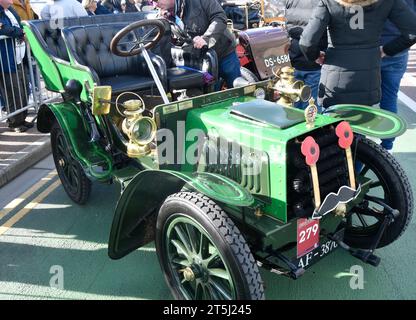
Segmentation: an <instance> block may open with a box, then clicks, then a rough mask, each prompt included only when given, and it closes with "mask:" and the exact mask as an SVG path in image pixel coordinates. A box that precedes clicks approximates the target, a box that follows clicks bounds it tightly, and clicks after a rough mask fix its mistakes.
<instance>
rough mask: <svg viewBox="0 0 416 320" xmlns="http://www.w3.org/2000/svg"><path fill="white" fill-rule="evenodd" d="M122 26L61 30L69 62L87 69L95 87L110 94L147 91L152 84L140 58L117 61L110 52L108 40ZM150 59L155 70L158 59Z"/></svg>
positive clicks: (157, 66)
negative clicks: (105, 88)
mask: <svg viewBox="0 0 416 320" xmlns="http://www.w3.org/2000/svg"><path fill="white" fill-rule="evenodd" d="M124 26H125V24H117V23H111V24H100V25H87V26H78V27H71V28H64V29H63V30H62V32H63V37H64V40H65V43H66V46H67V48H68V52H69V54H70V58H71V60H72V62H73V63H76V64H79V65H82V66H85V67H88V68H89V69H90V70H91V73H92V74H93V77H94V80H95V81H96V82H97V84H99V85H111V86H112V87H113V92H114V93H121V92H124V91H139V90H146V89H150V88H152V87H153V86H154V85H155V83H154V81H153V78H152V77H151V74H150V72H149V69H148V67H147V65H146V62H145V60H144V58H143V57H142V56H141V55H136V56H133V57H119V56H116V55H114V54H113V53H112V52H111V50H110V43H111V40H112V39H113V37H114V36H115V35H116V33H117V32H118V31H120V30H121V29H122V28H123V27H124ZM152 56H153V59H154V60H155V67H156V69H159V64H158V57H156V56H154V55H152ZM157 71H158V73H159V74H161V71H160V70H157Z"/></svg>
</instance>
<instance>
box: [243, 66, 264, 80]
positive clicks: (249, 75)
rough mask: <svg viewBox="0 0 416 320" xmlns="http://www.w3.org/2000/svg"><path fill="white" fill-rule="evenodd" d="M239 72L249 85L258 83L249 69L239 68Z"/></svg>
mask: <svg viewBox="0 0 416 320" xmlns="http://www.w3.org/2000/svg"><path fill="white" fill-rule="evenodd" d="M240 71H241V76H242V77H243V78H244V79H246V80H247V81H249V82H250V83H256V82H259V81H260V80H259V78H258V77H257V76H256V75H255V74H254V73H253V72H251V71H250V70H249V69H247V68H245V67H241V68H240Z"/></svg>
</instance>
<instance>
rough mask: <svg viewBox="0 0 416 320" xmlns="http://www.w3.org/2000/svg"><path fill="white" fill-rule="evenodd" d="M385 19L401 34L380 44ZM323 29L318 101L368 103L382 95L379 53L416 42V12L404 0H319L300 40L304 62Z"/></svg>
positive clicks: (315, 54) (316, 53) (313, 54)
mask: <svg viewBox="0 0 416 320" xmlns="http://www.w3.org/2000/svg"><path fill="white" fill-rule="evenodd" d="M387 19H389V20H390V21H391V22H392V23H393V24H394V25H395V26H396V27H397V28H398V30H400V35H399V36H397V37H395V38H394V39H392V40H390V41H388V42H387V43H386V44H384V45H383V46H382V47H380V38H381V34H382V31H383V27H384V24H385V23H386V21H387ZM327 31H328V49H327V51H326V55H325V62H324V64H323V66H322V73H321V81H320V84H319V91H318V102H319V104H320V105H321V106H322V107H324V108H328V107H330V106H332V105H335V104H363V105H370V106H371V105H374V104H377V103H379V102H380V99H381V74H380V65H381V58H382V57H383V56H384V55H387V56H394V55H396V54H397V53H399V52H401V51H403V50H405V49H407V48H409V47H410V46H412V45H413V44H414V43H415V42H416V14H415V13H414V12H413V11H411V10H409V8H408V5H407V3H405V2H404V0H320V1H319V3H318V5H317V7H316V9H315V10H314V12H313V14H312V17H311V20H310V21H309V23H308V25H307V26H306V28H305V29H304V31H303V33H302V36H301V39H300V41H299V46H300V49H301V50H302V52H303V53H304V55H305V56H306V57H307V58H308V59H309V61H315V60H316V59H317V58H319V57H320V54H321V53H320V51H321V50H320V41H321V38H322V35H323V34H324V33H326V32H327Z"/></svg>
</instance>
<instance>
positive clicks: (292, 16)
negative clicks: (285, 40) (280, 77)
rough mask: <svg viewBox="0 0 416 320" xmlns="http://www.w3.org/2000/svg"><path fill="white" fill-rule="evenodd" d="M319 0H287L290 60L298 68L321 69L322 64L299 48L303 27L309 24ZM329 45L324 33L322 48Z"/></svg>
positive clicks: (323, 49) (324, 48) (304, 69)
mask: <svg viewBox="0 0 416 320" xmlns="http://www.w3.org/2000/svg"><path fill="white" fill-rule="evenodd" d="M318 2H319V0H286V14H285V16H286V25H287V30H288V32H289V36H290V38H291V44H290V48H289V55H290V61H291V62H292V65H293V67H294V68H295V69H296V70H302V71H312V70H319V69H321V66H320V65H319V64H317V63H315V62H314V61H309V60H308V59H306V58H305V56H304V55H303V53H302V51H301V50H300V48H299V39H300V37H301V35H302V32H303V29H304V28H305V27H306V26H307V24H308V22H309V19H310V17H311V14H312V12H313V10H314V9H315V7H316V6H317V5H318ZM327 47H328V37H327V34H326V33H324V34H323V36H322V39H321V43H320V49H321V50H322V51H325V50H326V48H327Z"/></svg>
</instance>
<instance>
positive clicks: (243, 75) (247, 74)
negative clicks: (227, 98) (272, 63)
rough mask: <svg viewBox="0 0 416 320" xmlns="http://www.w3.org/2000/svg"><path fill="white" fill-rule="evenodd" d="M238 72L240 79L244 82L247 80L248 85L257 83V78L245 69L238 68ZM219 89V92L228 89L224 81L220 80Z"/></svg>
mask: <svg viewBox="0 0 416 320" xmlns="http://www.w3.org/2000/svg"><path fill="white" fill-rule="evenodd" d="M240 72H241V78H243V79H244V80H247V81H248V82H249V83H256V82H259V81H260V80H259V78H258V77H257V76H256V75H255V74H254V73H253V72H251V71H250V70H249V69H247V68H245V67H240ZM220 84H221V85H220V88H221V90H227V89H230V88H228V86H227V83H226V82H225V80H224V79H222V78H221V79H220Z"/></svg>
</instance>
